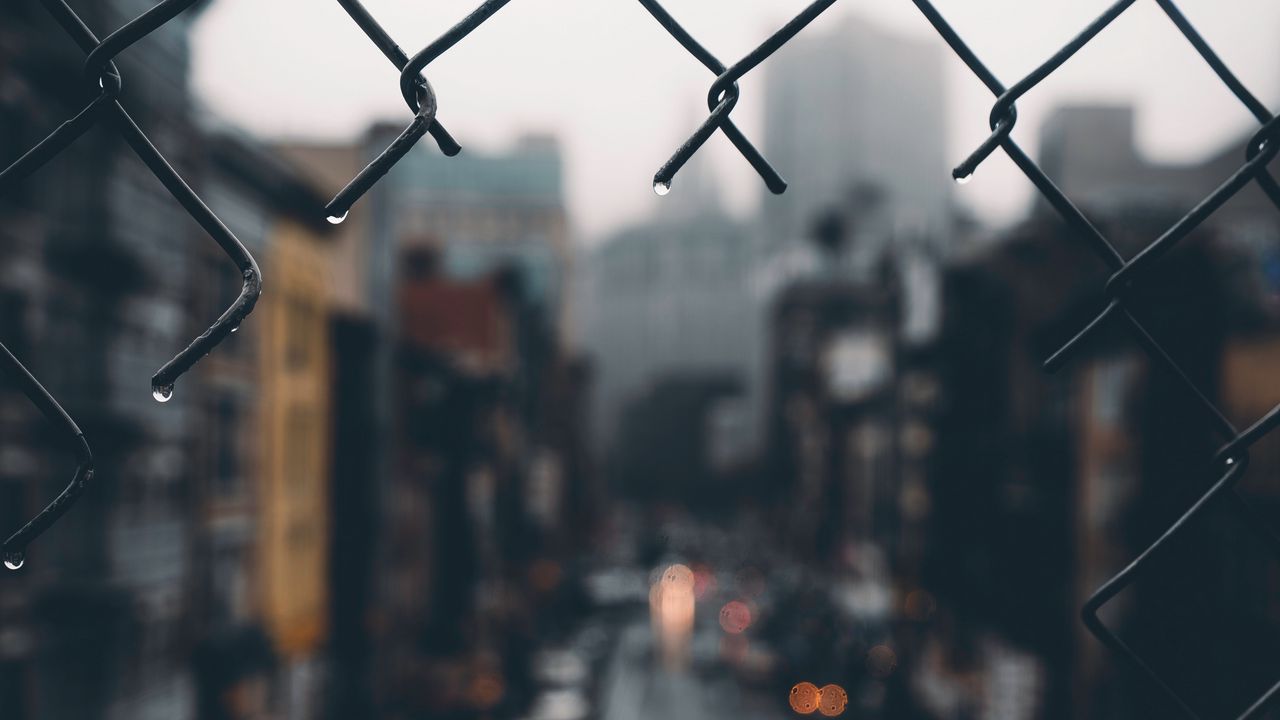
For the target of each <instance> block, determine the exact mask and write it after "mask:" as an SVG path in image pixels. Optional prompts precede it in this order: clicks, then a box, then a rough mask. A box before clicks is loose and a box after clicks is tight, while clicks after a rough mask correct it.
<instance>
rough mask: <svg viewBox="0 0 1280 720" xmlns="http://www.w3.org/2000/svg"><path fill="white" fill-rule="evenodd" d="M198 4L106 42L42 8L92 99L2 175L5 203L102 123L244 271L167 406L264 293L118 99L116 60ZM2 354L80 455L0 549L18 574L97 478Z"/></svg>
mask: <svg viewBox="0 0 1280 720" xmlns="http://www.w3.org/2000/svg"><path fill="white" fill-rule="evenodd" d="M197 1H198V0H162V1H161V2H159V3H158V4H156V5H155V6H154V7H152V8H151V9H150V10H147V11H146V12H144V13H143V14H141V15H139V16H138V17H136V18H134V19H133V20H130V21H129V22H127V23H125V24H124V25H123V26H121V27H120V28H119V29H118V30H116V31H115V32H113V33H111V34H110V35H108V36H107V37H106V38H105V39H103V40H99V39H98V37H97V36H96V35H95V34H94V33H93V31H92V30H90V29H89V27H88V26H87V25H85V23H84V21H83V20H81V19H80V16H79V15H77V14H76V13H75V11H73V10H72V9H71V8H70V7H69V6H68V5H67V4H66V2H65V1H64V0H41V3H42V4H43V5H44V7H45V10H47V11H48V12H49V14H50V15H51V16H52V17H53V19H54V20H55V21H56V22H57V23H58V25H59V26H60V27H61V28H62V30H63V32H65V33H66V34H67V36H68V37H70V39H71V40H72V41H74V42H75V43H76V45H78V46H79V47H80V49H81V51H83V52H84V53H85V56H86V57H85V61H84V71H83V77H82V78H81V81H82V82H84V83H85V85H86V87H87V88H88V93H86V94H89V93H92V94H93V95H92V99H91V100H90V101H89V102H88V104H86V105H85V107H84V109H82V110H81V111H80V112H79V113H77V114H76V115H75V116H74V117H72V118H71V119H70V120H67V121H66V122H64V123H62V124H61V125H60V126H58V128H57V129H55V130H54V131H53V132H52V133H51V134H50V135H49V136H48V137H46V138H45V139H44V140H41V141H40V142H39V143H38V144H37V145H36V146H35V147H33V148H31V149H30V150H28V151H27V152H26V154H24V155H23V156H22V157H20V158H18V160H17V161H15V162H14V163H13V164H12V165H10V166H9V167H7V168H5V169H4V170H3V171H0V196H3V195H4V194H6V193H8V192H11V191H12V190H13V189H14V187H16V186H17V184H18V183H20V182H22V180H24V179H25V178H27V177H28V176H30V175H31V174H32V173H34V172H35V171H37V170H39V169H40V168H41V167H43V166H44V165H45V164H47V163H48V162H50V161H51V160H53V159H54V158H55V157H56V156H57V155H58V154H59V153H61V152H62V151H63V150H65V149H66V148H67V147H69V146H70V145H71V143H73V142H75V140H76V139H77V138H79V137H80V136H82V135H84V134H85V133H86V132H88V131H89V130H90V129H91V128H92V127H94V126H95V125H96V124H97V123H99V122H103V123H106V124H108V125H110V126H111V127H113V128H114V129H115V130H116V131H117V132H118V133H119V134H120V136H121V137H122V138H123V139H124V141H125V142H126V143H127V144H128V145H129V147H130V148H132V150H133V152H134V154H136V155H137V156H138V158H139V159H140V160H142V162H143V164H145V165H146V166H147V168H148V169H149V170H150V171H151V174H152V175H154V176H155V177H156V179H157V180H159V181H160V183H161V184H163V185H164V187H165V189H166V190H168V191H169V194H170V195H172V196H173V198H174V199H175V200H177V201H178V203H179V204H180V205H181V206H182V207H183V209H185V210H186V211H187V213H188V214H189V215H190V216H191V217H192V219H194V220H195V221H196V222H197V223H198V224H199V225H200V227H202V228H203V229H204V231H205V232H207V233H208V234H209V236H210V237H212V238H213V240H214V241H215V242H217V243H218V245H219V246H220V247H221V248H222V250H223V252H225V253H226V254H227V255H228V256H229V257H230V258H231V259H232V260H233V261H234V262H235V263H236V267H238V268H239V269H240V274H241V277H242V278H243V284H242V286H241V289H240V295H239V296H238V297H237V298H236V300H235V302H234V303H232V305H231V307H229V308H228V309H227V310H226V311H225V312H223V313H222V316H221V317H219V318H218V319H217V321H216V322H214V323H213V325H212V326H211V327H210V328H209V329H208V330H206V331H205V332H204V333H203V334H201V335H200V336H199V337H197V338H196V339H195V340H194V341H192V343H191V344H190V345H188V346H187V348H186V349H184V350H182V351H181V352H179V353H178V354H177V355H176V356H175V357H174V358H173V359H172V360H170V361H169V362H167V363H165V365H164V366H163V367H161V368H160V369H159V370H157V371H156V373H155V375H153V376H152V378H151V388H152V394H153V395H154V396H155V398H156V400H158V401H160V402H166V401H168V400H169V398H170V397H172V395H173V387H174V383H175V382H176V381H177V379H178V378H179V377H180V376H181V375H182V374H183V373H185V372H186V371H187V370H190V369H191V367H192V366H193V365H195V364H196V362H198V361H199V360H200V358H202V357H204V356H205V355H207V354H209V352H210V351H211V350H213V348H214V347H216V346H217V345H218V343H220V342H222V340H223V339H225V338H226V337H227V336H228V335H230V334H231V333H233V332H235V330H236V329H237V328H238V327H239V326H240V323H241V322H242V321H243V320H244V318H245V317H246V316H247V315H248V314H249V313H250V312H252V311H253V306H254V304H255V303H257V301H258V296H259V295H260V294H261V293H262V280H261V273H260V272H259V270H258V263H257V262H256V261H255V260H254V259H253V256H252V255H250V254H249V251H248V250H247V249H245V247H244V245H243V244H241V242H240V241H239V240H238V239H237V238H236V236H235V235H234V234H233V233H232V232H231V231H230V230H229V229H227V226H226V225H224V224H223V223H222V221H221V220H219V219H218V217H217V216H216V215H214V214H213V211H211V210H210V209H209V207H208V206H207V205H205V204H204V202H203V201H202V200H201V199H200V198H199V196H197V195H196V193H195V192H194V191H193V190H192V189H191V187H190V186H189V185H187V183H186V181H185V180H183V179H182V176H180V175H179V174H178V172H177V171H176V170H174V169H173V166H172V165H170V164H169V161H168V160H166V159H165V157H164V155H162V154H161V153H160V151H159V150H157V149H156V147H155V145H153V144H152V143H151V140H150V139H149V138H148V137H147V135H146V134H145V133H144V132H143V131H142V129H141V128H139V127H138V125H137V123H135V122H134V121H133V118H132V117H131V116H130V115H129V113H128V111H126V110H125V109H124V107H123V106H122V105H121V104H120V103H119V101H118V99H117V98H118V97H119V95H120V91H121V89H122V87H123V83H124V81H123V78H122V77H121V75H120V71H119V69H118V68H117V67H116V65H115V62H113V60H114V58H115V57H116V56H117V55H119V54H120V53H121V52H124V51H125V50H127V49H128V48H129V47H130V46H131V45H133V44H134V43H136V42H138V41H139V40H141V39H142V38H144V37H146V36H147V35H148V34H150V33H151V32H153V31H154V30H156V28H159V27H160V26H161V25H164V24H165V23H167V22H169V21H170V20H172V19H173V18H174V17H176V16H177V15H178V14H179V13H181V12H182V11H183V10H186V9H187V8H189V7H191V6H192V5H194V4H195V3H196V2H197ZM0 349H2V350H3V352H0V370H3V371H4V372H5V374H6V375H8V376H9V377H10V378H11V379H12V380H13V381H14V382H15V383H16V384H17V385H18V386H19V387H20V388H21V389H22V390H23V392H24V393H25V394H26V395H27V397H29V398H30V399H31V401H32V403H34V404H35V405H36V407H37V408H39V409H40V411H41V412H42V413H43V414H44V416H45V417H46V418H48V420H49V421H50V422H51V423H52V424H53V425H54V426H55V427H56V428H57V429H58V431H59V434H60V435H62V436H65V438H66V440H67V442H68V444H69V445H70V446H71V448H73V449H74V452H75V456H76V460H77V467H76V472H75V475H74V477H73V478H72V481H71V484H69V485H68V486H67V487H66V488H65V489H64V490H63V491H62V492H61V493H60V494H59V495H58V496H57V497H56V498H54V500H53V502H52V503H50V504H49V505H48V507H46V508H45V509H44V510H42V511H41V512H40V514H38V515H36V517H35V518H34V519H32V520H31V521H30V522H29V523H27V524H26V525H24V526H23V527H22V528H21V529H19V530H18V531H17V532H16V533H14V534H13V535H12V536H10V537H9V538H8V539H7V540H5V542H4V545H3V546H0V554H3V556H4V562H5V565H6V566H7V567H9V568H10V569H17V568H18V567H20V566H21V565H22V561H23V555H24V553H25V551H26V547H27V545H28V544H29V543H31V541H33V540H35V539H36V538H37V537H39V536H40V534H41V533H43V532H44V531H45V530H47V529H48V528H49V527H50V526H51V525H53V523H55V522H57V520H58V518H60V517H62V515H63V514H64V513H66V512H67V510H69V509H70V508H71V506H72V505H73V504H74V503H75V501H76V500H77V499H78V498H79V497H80V495H81V494H82V493H83V491H84V488H85V485H86V484H87V483H88V482H89V480H91V479H92V477H93V456H92V453H91V452H90V451H89V446H88V444H87V442H86V441H85V438H84V435H83V433H81V432H80V429H79V428H78V427H76V424H75V422H74V421H72V419H71V418H70V417H69V416H68V415H67V413H66V411H64V410H63V409H62V406H60V405H59V404H58V402H57V401H56V400H54V398H53V397H52V396H51V395H50V394H49V393H48V391H46V390H45V389H44V388H43V387H42V386H41V385H40V383H39V382H37V381H36V379H35V377H34V376H33V375H32V374H31V373H30V372H28V371H27V369H26V368H25V367H23V365H22V363H20V362H19V361H18V360H17V358H15V357H14V356H13V354H12V353H10V352H9V350H8V349H7V348H4V347H3V346H2V345H0Z"/></svg>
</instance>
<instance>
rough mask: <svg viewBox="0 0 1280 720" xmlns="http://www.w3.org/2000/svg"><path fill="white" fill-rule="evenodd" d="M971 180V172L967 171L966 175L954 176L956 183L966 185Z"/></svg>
mask: <svg viewBox="0 0 1280 720" xmlns="http://www.w3.org/2000/svg"><path fill="white" fill-rule="evenodd" d="M971 182H973V173H969V174H968V175H960V176H957V177H956V184H957V185H968V184H969V183H971Z"/></svg>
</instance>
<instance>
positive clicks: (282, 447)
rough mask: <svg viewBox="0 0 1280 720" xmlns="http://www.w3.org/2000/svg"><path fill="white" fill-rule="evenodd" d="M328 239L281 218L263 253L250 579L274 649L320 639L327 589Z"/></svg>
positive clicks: (298, 652) (304, 650) (300, 649)
mask: <svg viewBox="0 0 1280 720" xmlns="http://www.w3.org/2000/svg"><path fill="white" fill-rule="evenodd" d="M329 245H330V242H329V239H328V238H326V237H323V236H322V235H321V234H320V233H319V232H317V230H315V229H313V228H311V227H309V226H307V225H303V224H301V223H299V222H298V221H296V220H293V219H290V218H282V219H280V220H279V221H278V222H277V223H276V224H275V228H274V232H273V237H272V239H271V242H270V243H269V248H270V250H269V255H268V257H267V258H266V259H265V262H263V266H264V269H269V273H270V274H269V277H270V279H271V282H270V285H269V286H267V287H266V290H265V292H264V293H263V295H262V299H261V300H260V301H259V303H258V307H257V310H255V312H254V320H255V322H256V323H258V324H259V325H260V327H261V331H260V332H261V341H260V342H259V343H258V348H259V351H258V361H259V363H260V365H259V369H260V380H261V383H260V386H259V387H260V388H261V397H260V402H259V405H258V407H259V412H260V418H259V425H258V427H259V428H260V432H261V433H262V437H261V438H259V439H258V443H257V446H258V447H259V448H261V458H260V471H259V473H258V474H257V475H258V478H259V483H258V492H259V493H260V495H259V498H258V500H259V502H258V507H259V508H260V516H259V526H258V542H257V546H258V558H257V572H258V573H259V582H258V588H259V592H260V595H261V597H260V603H261V604H260V611H261V615H262V621H263V623H264V625H265V626H266V629H267V632H268V634H269V635H270V636H271V638H272V640H273V641H274V644H275V646H276V650H277V651H278V652H279V653H281V654H282V655H283V656H284V657H299V656H305V655H310V654H311V653H312V652H313V651H314V650H316V649H317V648H318V647H319V646H320V645H321V644H322V643H323V642H324V640H325V637H326V631H327V625H328V607H329V603H328V590H329V566H328V558H329V543H330V540H329V535H330V516H329V510H330V508H329V498H330V491H329V482H330V478H329V469H330V466H331V462H330V461H331V458H330V457H329V456H330V449H331V448H332V446H333V443H332V438H331V437H330V432H331V428H332V422H331V417H330V413H331V407H332V402H331V397H330V396H331V379H330V372H331V368H330V349H331V342H330V334H329V328H330V325H329V319H330V318H329V316H330V309H331V300H330V297H329V291H328V288H329V283H328V282H327V277H328V275H329V258H328V252H329V251H330V247H329Z"/></svg>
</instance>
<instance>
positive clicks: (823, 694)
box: [818, 684, 849, 717]
mask: <svg viewBox="0 0 1280 720" xmlns="http://www.w3.org/2000/svg"><path fill="white" fill-rule="evenodd" d="M848 705H849V693H846V692H845V691H844V688H842V687H840V686H839V685H835V684H831V685H823V686H822V689H821V690H819V691H818V712H820V713H822V714H823V715H826V716H827V717H835V716H837V715H839V714H840V713H842V712H844V709H845V707H847V706H848Z"/></svg>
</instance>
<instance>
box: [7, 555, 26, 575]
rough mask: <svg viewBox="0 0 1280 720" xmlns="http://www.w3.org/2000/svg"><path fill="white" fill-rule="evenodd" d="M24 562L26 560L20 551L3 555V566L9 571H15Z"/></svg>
mask: <svg viewBox="0 0 1280 720" xmlns="http://www.w3.org/2000/svg"><path fill="white" fill-rule="evenodd" d="M26 561H27V558H26V556H24V555H23V554H22V551H21V550H15V551H13V552H7V553H5V555H4V566H5V567H7V568H9V569H10V570H17V569H19V568H21V567H22V565H23V563H25V562H26Z"/></svg>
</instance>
